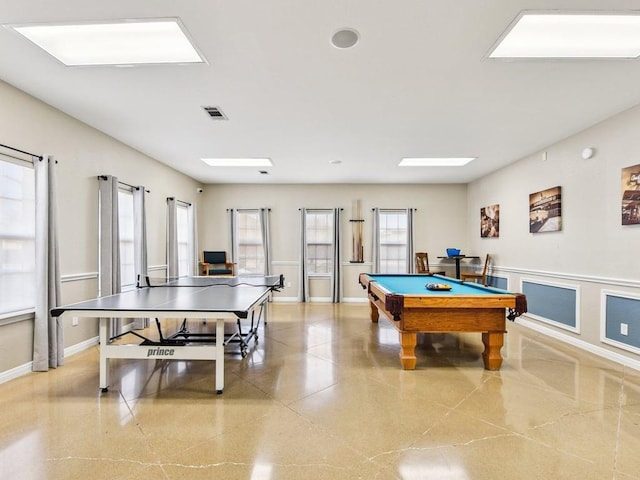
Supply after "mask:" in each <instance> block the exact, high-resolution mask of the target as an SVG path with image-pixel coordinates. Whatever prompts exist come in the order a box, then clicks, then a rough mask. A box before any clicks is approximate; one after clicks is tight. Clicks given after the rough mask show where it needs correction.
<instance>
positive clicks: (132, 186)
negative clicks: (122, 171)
mask: <svg viewBox="0 0 640 480" xmlns="http://www.w3.org/2000/svg"><path fill="white" fill-rule="evenodd" d="M98 178H99V179H101V180H106V179H107V178H109V177H108V176H107V175H98ZM118 183H120V184H122V185H125V186H127V187H129V188H135V189H136V190H140V187H136V186H135V185H129V184H128V183H126V182H123V181H122V180H118ZM144 191H145V192H147V193H151V190H147V189H146V188H145V189H144Z"/></svg>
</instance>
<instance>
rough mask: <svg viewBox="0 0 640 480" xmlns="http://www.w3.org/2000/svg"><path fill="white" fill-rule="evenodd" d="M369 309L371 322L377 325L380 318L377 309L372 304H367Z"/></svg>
mask: <svg viewBox="0 0 640 480" xmlns="http://www.w3.org/2000/svg"><path fill="white" fill-rule="evenodd" d="M369 307H371V322H372V323H378V318H379V317H380V312H378V307H376V304H375V303H373V302H369Z"/></svg>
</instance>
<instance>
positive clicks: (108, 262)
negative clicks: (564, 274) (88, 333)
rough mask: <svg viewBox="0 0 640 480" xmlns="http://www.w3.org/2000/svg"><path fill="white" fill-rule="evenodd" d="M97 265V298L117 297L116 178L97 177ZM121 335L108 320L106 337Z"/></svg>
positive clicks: (116, 322) (119, 327) (114, 321)
mask: <svg viewBox="0 0 640 480" xmlns="http://www.w3.org/2000/svg"><path fill="white" fill-rule="evenodd" d="M98 183H99V186H100V189H99V205H98V209H99V217H100V223H99V238H100V265H99V280H100V282H99V289H100V291H99V292H98V293H99V295H100V296H101V297H104V296H106V295H113V294H114V293H120V290H121V285H120V241H119V238H120V235H119V229H118V178H117V177H113V176H111V175H101V176H99V177H98ZM121 332H122V319H120V318H117V319H112V320H111V327H110V329H109V335H110V336H112V337H113V336H115V335H118V334H120V333H121Z"/></svg>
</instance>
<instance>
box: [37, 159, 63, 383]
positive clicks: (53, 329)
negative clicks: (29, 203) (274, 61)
mask: <svg viewBox="0 0 640 480" xmlns="http://www.w3.org/2000/svg"><path fill="white" fill-rule="evenodd" d="M34 170H35V184H36V245H35V246H36V252H35V253H36V311H35V320H34V329H33V364H32V365H33V366H32V368H33V370H34V371H36V372H45V371H47V370H48V369H49V368H56V367H59V366H62V365H64V339H63V329H62V325H61V324H60V321H59V318H54V317H52V316H51V315H50V313H49V310H50V309H51V308H53V307H57V306H58V302H59V301H60V263H59V254H58V229H57V228H58V224H57V202H56V161H55V159H54V158H53V157H51V156H44V157H43V158H41V159H40V160H36V161H35V162H34Z"/></svg>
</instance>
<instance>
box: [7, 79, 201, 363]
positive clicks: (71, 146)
mask: <svg viewBox="0 0 640 480" xmlns="http://www.w3.org/2000/svg"><path fill="white" fill-rule="evenodd" d="M0 105H2V115H0V132H1V137H2V138H1V140H0V143H3V144H6V145H10V146H12V147H15V148H19V149H21V150H26V151H29V152H33V153H38V154H49V155H53V156H54V157H55V158H56V159H57V160H58V162H59V163H58V188H59V193H60V194H59V196H58V198H59V216H60V218H59V223H60V264H61V272H62V276H63V284H62V302H64V303H70V302H75V301H79V300H83V299H87V298H93V297H95V296H96V293H97V290H96V286H97V278H96V276H97V271H98V220H97V213H98V182H97V179H96V178H97V176H98V175H101V174H108V175H115V176H117V177H118V179H119V180H121V181H123V182H126V183H129V184H132V185H139V184H141V185H145V186H146V188H147V189H148V190H150V191H151V193H150V194H148V196H147V198H146V206H147V236H148V242H149V246H148V249H149V256H148V263H149V265H150V266H158V265H164V264H166V260H165V238H166V234H165V229H166V197H167V196H176V197H177V198H179V199H181V200H184V201H188V202H196V201H197V200H198V199H199V198H198V197H197V195H198V194H197V193H196V188H197V187H199V186H200V185H199V184H198V183H197V182H195V181H194V180H193V179H191V178H189V177H187V176H185V175H182V174H180V173H178V172H176V171H175V170H173V169H171V168H169V167H167V166H165V165H163V164H160V163H158V162H156V161H155V160H153V159H151V158H149V157H147V156H146V155H144V154H142V153H140V152H138V151H136V150H134V149H132V148H130V147H128V146H126V145H124V144H122V143H120V142H118V141H116V140H114V139H113V138H111V137H109V136H107V135H104V134H103V133H100V132H99V131H97V130H95V129H93V128H91V127H89V126H87V125H85V124H83V123H81V122H79V121H77V120H75V119H73V118H71V117H69V116H67V115H65V114H63V113H61V112H60V111H58V110H56V109H54V108H52V107H50V106H48V105H46V104H44V103H42V102H41V101H39V100H36V99H34V98H33V97H31V96H29V95H27V94H25V93H23V92H21V91H19V90H17V89H15V88H13V87H11V86H9V85H7V84H6V83H3V82H0ZM63 322H64V330H65V347H70V346H72V345H76V344H78V343H81V342H83V341H87V340H89V339H91V338H94V337H95V336H96V335H97V327H96V321H95V320H81V321H80V324H79V325H78V326H74V327H72V326H71V320H70V319H64V320H63ZM32 330H33V325H32V322H31V321H22V322H19V323H14V324H11V325H6V326H2V327H0V352H2V353H0V374H2V372H6V371H7V370H10V369H12V368H16V367H18V366H21V365H24V364H25V363H27V362H29V361H31V354H32V351H31V342H32Z"/></svg>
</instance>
